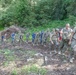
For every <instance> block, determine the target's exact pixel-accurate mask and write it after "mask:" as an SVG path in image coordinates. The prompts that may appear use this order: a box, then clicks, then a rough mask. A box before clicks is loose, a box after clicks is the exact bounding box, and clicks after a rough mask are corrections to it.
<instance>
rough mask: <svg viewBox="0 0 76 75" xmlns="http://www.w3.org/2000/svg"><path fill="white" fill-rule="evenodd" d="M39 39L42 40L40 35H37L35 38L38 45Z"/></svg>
mask: <svg viewBox="0 0 76 75" xmlns="http://www.w3.org/2000/svg"><path fill="white" fill-rule="evenodd" d="M39 39H40V34H39V33H36V36H35V44H36V45H38V44H39Z"/></svg>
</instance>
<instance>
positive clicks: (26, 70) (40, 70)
mask: <svg viewBox="0 0 76 75" xmlns="http://www.w3.org/2000/svg"><path fill="white" fill-rule="evenodd" d="M31 73H34V74H39V75H46V73H47V70H46V69H44V68H38V67H37V66H36V65H32V66H24V67H23V68H22V70H21V74H22V75H24V74H26V75H28V74H31Z"/></svg>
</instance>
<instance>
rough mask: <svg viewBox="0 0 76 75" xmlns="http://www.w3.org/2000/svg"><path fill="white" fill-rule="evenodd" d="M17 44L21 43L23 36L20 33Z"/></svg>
mask: <svg viewBox="0 0 76 75" xmlns="http://www.w3.org/2000/svg"><path fill="white" fill-rule="evenodd" d="M19 42H20V43H22V42H23V34H22V33H20V35H19Z"/></svg>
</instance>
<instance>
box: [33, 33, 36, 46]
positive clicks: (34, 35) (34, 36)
mask: <svg viewBox="0 0 76 75" xmlns="http://www.w3.org/2000/svg"><path fill="white" fill-rule="evenodd" d="M35 38H36V34H35V33H33V34H32V44H33V45H34V44H35Z"/></svg>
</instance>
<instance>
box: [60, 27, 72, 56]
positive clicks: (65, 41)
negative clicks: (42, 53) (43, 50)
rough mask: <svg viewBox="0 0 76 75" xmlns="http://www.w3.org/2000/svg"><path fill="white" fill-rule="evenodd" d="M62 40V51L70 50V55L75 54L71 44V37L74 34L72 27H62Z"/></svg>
mask: <svg viewBox="0 0 76 75" xmlns="http://www.w3.org/2000/svg"><path fill="white" fill-rule="evenodd" d="M62 32H63V33H62V42H61V44H60V45H61V46H60V50H61V52H62V53H64V52H65V51H69V52H70V54H69V55H68V57H71V56H72V55H73V51H72V48H71V44H69V41H70V38H71V36H72V32H73V30H72V29H71V28H68V29H66V28H63V29H62Z"/></svg>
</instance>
